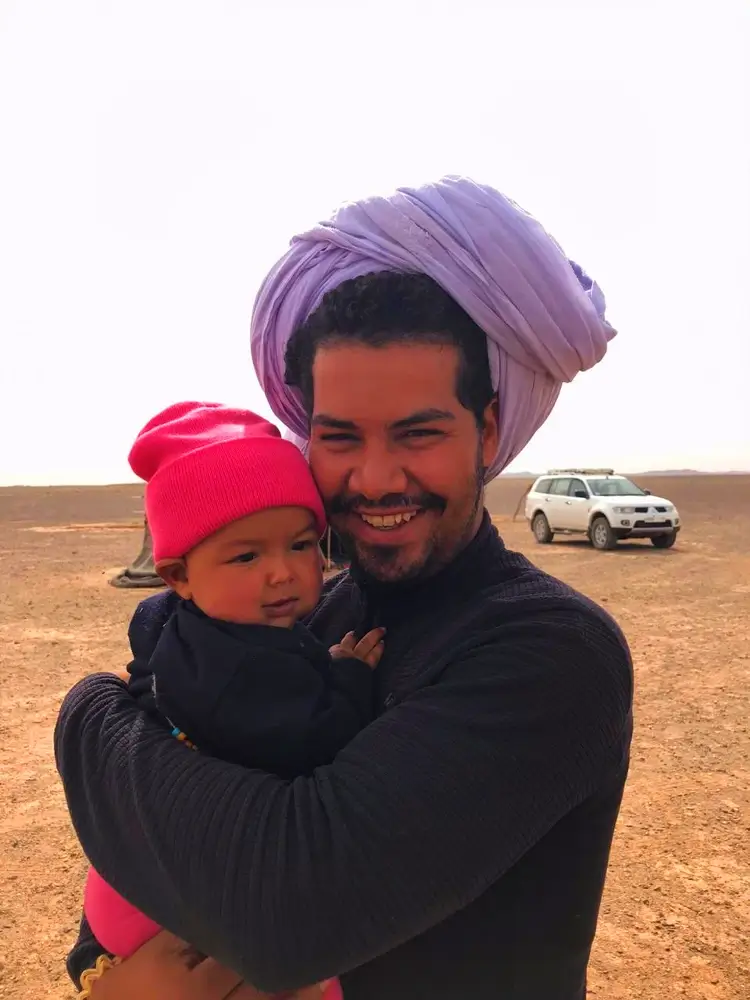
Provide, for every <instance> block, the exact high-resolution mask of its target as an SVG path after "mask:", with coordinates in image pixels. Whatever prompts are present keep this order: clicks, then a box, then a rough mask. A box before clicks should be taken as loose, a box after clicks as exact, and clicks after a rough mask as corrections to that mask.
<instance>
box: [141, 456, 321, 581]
mask: <svg viewBox="0 0 750 1000" xmlns="http://www.w3.org/2000/svg"><path fill="white" fill-rule="evenodd" d="M145 506H146V516H147V518H148V522H149V527H150V529H151V533H152V536H153V545H154V561H155V562H157V563H158V562H160V561H162V560H164V559H180V558H182V557H183V556H185V555H186V554H187V553H188V552H190V550H191V549H193V548H195V546H196V545H198V544H199V543H200V542H202V541H203V540H204V539H206V538H208V537H209V536H210V535H212V534H214V533H215V532H216V531H219V530H220V529H221V528H224V527H226V526H227V525H228V524H231V523H232V521H237V520H239V519H240V518H242V517H248V516H249V515H250V514H257V513H259V512H260V511H263V510H268V509H270V508H273V507H302V508H304V509H306V510H309V511H310V512H311V514H312V515H313V517H314V519H315V526H316V530H317V532H318V535H319V536H322V535H323V534H324V533H325V530H326V517H325V511H324V509H323V502H322V500H321V498H320V494H319V493H318V490H317V488H316V486H315V481H314V480H313V477H312V473H311V472H310V467H309V466H308V464H307V462H306V460H305V458H304V457H303V455H302V453H301V452H300V451H299V449H298V448H297V447H296V445H294V444H292V442H291V441H285V440H283V439H282V438H270V437H269V438H265V439H259V438H257V437H240V438H237V439H235V440H230V441H227V440H223V441H218V442H216V443H215V444H210V445H207V446H205V447H203V448H199V449H197V450H195V451H191V452H188V453H187V454H186V455H184V456H183V457H181V458H178V459H176V460H175V461H173V462H170V463H169V464H168V465H165V466H163V467H162V468H161V469H159V471H158V472H157V473H155V474H154V476H153V477H152V478H151V480H150V481H149V482H148V484H147V486H146V494H145Z"/></svg>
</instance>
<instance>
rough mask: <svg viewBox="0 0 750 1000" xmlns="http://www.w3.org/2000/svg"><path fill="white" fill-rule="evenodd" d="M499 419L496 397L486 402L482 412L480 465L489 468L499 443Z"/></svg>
mask: <svg viewBox="0 0 750 1000" xmlns="http://www.w3.org/2000/svg"><path fill="white" fill-rule="evenodd" d="M499 425H500V421H499V418H498V404H497V397H495V398H494V399H493V400H492V402H491V403H488V404H487V406H485V408H484V413H483V414H482V432H481V433H482V465H483V466H484V468H485V469H487V468H489V467H490V465H492V463H493V461H494V460H495V455H496V454H497V449H498V445H499V444H500V430H499Z"/></svg>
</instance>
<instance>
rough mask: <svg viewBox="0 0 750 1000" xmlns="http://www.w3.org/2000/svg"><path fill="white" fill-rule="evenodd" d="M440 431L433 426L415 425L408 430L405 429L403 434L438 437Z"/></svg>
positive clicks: (407, 436)
mask: <svg viewBox="0 0 750 1000" xmlns="http://www.w3.org/2000/svg"><path fill="white" fill-rule="evenodd" d="M440 433H441V432H440V431H438V430H435V428H434V427H415V428H413V429H412V430H410V431H406V433H405V434H404V437H405V438H426V437H438V436H439V435H440Z"/></svg>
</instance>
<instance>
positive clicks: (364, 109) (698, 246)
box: [0, 0, 750, 485]
mask: <svg viewBox="0 0 750 1000" xmlns="http://www.w3.org/2000/svg"><path fill="white" fill-rule="evenodd" d="M693 7H694V9H692V8H693ZM749 63H750V4H748V3H747V2H746V0H736V2H735V0H714V2H713V3H711V4H709V3H707V2H702V3H700V2H696V3H695V4H694V5H692V6H691V5H688V4H686V3H684V2H683V0H675V2H658V0H655V2H646V0H642V2H625V0H623V2H614V0H613V2H608V0H596V2H594V0H592V2H590V3H588V4H586V3H576V2H571V3H564V2H557V3H553V2H551V0H549V2H548V3H547V4H542V3H538V2H534V0H524V2H523V3H520V2H519V3H518V4H513V5H511V4H508V3H502V2H500V0H496V2H495V3H492V2H491V0H487V2H486V3H484V4H483V3H474V2H470V0H461V2H460V3H451V4H447V3H445V2H441V0H432V2H425V3H420V2H417V0H412V2H410V0H400V2H397V3H392V2H390V0H381V2H378V3H365V2H362V3H360V2H355V0H347V2H341V3H338V4H335V3H331V2H312V0H307V2H301V0H300V2H297V3H291V2H284V0H271V2H263V0H256V2H251V0H224V2H218V0H203V2H186V0H172V2H167V0H145V2H144V0H121V2H107V0H90V2H81V0H65V2H60V0H18V2H10V0H0V343H1V344H2V353H0V421H1V424H0V427H1V430H0V484H6V485H7V484H19V483H26V484H52V483H81V484H83V483H108V482H125V481H129V480H132V479H133V478H134V477H133V476H132V473H131V472H130V470H129V468H128V466H127V462H126V456H127V452H128V450H129V447H130V445H131V443H132V440H133V437H134V435H135V434H136V433H137V431H138V430H139V428H140V427H141V426H142V424H143V423H144V422H145V421H146V420H148V419H149V418H150V417H151V416H153V415H154V413H156V412H157V411H158V410H159V409H161V408H162V407H164V406H166V405H168V404H170V403H172V402H175V401H176V400H179V399H190V398H197V399H209V400H216V401H221V402H229V403H233V404H236V405H243V406H247V407H250V408H252V409H256V410H261V411H263V412H266V413H267V412H268V410H267V408H266V406H265V401H264V399H263V397H262V394H261V392H260V389H259V387H258V385H257V382H256V380H255V376H254V373H253V370H252V365H251V362H250V357H249V337H248V325H249V317H250V311H251V306H252V302H253V299H254V296H255V292H256V290H257V288H258V285H259V283H260V281H261V280H262V278H263V276H264V274H265V272H266V271H267V269H268V268H269V267H270V266H271V265H272V264H273V263H274V262H275V260H276V258H277V257H278V256H279V255H280V254H281V253H282V252H283V251H284V249H285V247H286V244H287V242H288V240H289V238H290V237H291V236H292V235H293V234H294V233H296V232H298V231H299V230H301V229H304V228H305V227H307V226H308V225H309V224H311V223H313V222H315V221H318V220H320V219H323V218H325V217H327V216H328V215H329V214H330V212H331V211H332V210H333V209H334V208H335V207H336V206H337V205H338V204H339V203H340V202H341V201H343V200H347V199H353V198H357V197H362V196H366V195H369V194H373V193H378V192H381V191H387V190H389V189H391V188H393V187H395V186H397V185H400V184H408V183H415V182H417V183H418V182H420V181H424V180H429V179H433V178H435V177H437V176H440V175H442V174H445V173H461V174H467V175H469V176H471V177H473V178H474V179H476V180H478V181H480V182H483V183H489V184H492V185H493V186H495V187H497V188H499V189H500V190H502V191H504V192H505V193H506V194H508V195H509V196H511V197H512V198H514V199H515V200H516V201H518V202H519V203H520V204H521V205H522V206H523V207H524V208H526V209H527V210H528V211H530V212H532V213H533V214H534V215H536V216H537V218H539V219H540V221H541V222H542V223H543V224H544V226H545V227H546V228H547V229H548V230H549V231H550V232H551V233H552V234H553V235H554V236H555V237H556V239H557V240H558V241H559V242H560V243H561V244H562V246H563V247H564V249H565V250H566V252H567V253H568V255H569V256H571V257H573V258H574V259H576V260H577V261H578V262H579V263H580V264H581V265H582V266H583V267H584V268H585V269H586V270H587V271H588V272H589V273H590V274H591V275H592V276H593V277H595V278H596V280H597V281H598V282H599V284H600V285H601V287H602V288H603V290H604V292H605V294H606V296H607V300H608V316H609V318H610V321H611V322H612V323H613V324H614V325H615V326H616V327H617V328H618V330H619V331H620V332H619V336H618V337H617V338H616V340H615V341H614V342H613V343H612V345H611V348H610V351H609V353H608V356H607V358H606V359H605V361H604V362H602V364H601V365H599V366H598V367H597V368H595V369H594V370H593V371H591V372H588V373H585V374H583V375H581V376H580V377H579V378H578V379H576V381H575V382H574V383H573V384H572V385H571V386H569V387H567V388H566V389H564V391H563V395H562V397H561V400H560V402H559V404H558V406H557V408H556V410H555V411H554V412H553V414H552V416H551V417H550V419H549V421H548V423H547V424H546V426H545V427H544V428H543V429H542V430H541V431H540V432H539V434H538V435H537V437H536V438H535V439H534V441H532V443H531V444H530V445H529V446H528V448H527V449H526V451H525V452H524V453H523V454H522V455H521V456H520V458H519V459H518V460H517V461H516V462H515V463H514V466H513V467H512V468H515V469H517V470H518V469H532V470H542V469H544V468H547V467H549V466H551V465H566V464H568V463H579V462H589V463H593V464H596V465H601V464H605V465H614V466H615V467H617V468H619V469H621V470H633V471H640V470H644V469H650V468H668V467H669V468H674V467H694V468H700V469H706V470H712V469H713V470H723V469H731V468H744V469H750V384H749V379H750V70H749V69H748V65H749Z"/></svg>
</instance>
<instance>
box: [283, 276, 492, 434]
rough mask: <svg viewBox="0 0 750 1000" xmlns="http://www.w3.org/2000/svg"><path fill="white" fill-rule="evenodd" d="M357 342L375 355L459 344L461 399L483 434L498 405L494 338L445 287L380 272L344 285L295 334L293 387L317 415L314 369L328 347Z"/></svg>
mask: <svg viewBox="0 0 750 1000" xmlns="http://www.w3.org/2000/svg"><path fill="white" fill-rule="evenodd" d="M337 341H349V342H351V341H356V342H359V343H362V344H367V345H368V346H369V347H384V346H386V345H387V344H392V343H396V342H402V343H403V342H407V343H428V344H453V345H455V347H457V348H458V352H459V357H460V361H459V366H458V377H457V380H456V396H457V398H458V400H459V402H460V403H461V405H462V406H463V407H464V408H465V409H467V410H470V411H471V412H472V413H473V414H474V418H475V419H476V422H477V426H478V427H480V428H481V427H482V425H483V422H484V421H483V417H484V411H485V409H486V408H487V405H488V404H489V403H490V402H491V401H492V397H493V391H492V380H491V378H490V366H489V361H488V359H487V338H486V337H485V335H484V333H483V332H482V331H481V330H480V328H479V327H478V326H477V324H476V323H475V322H474V320H473V319H471V317H470V316H468V315H467V313H466V312H464V310H463V309H462V308H461V306H459V305H458V303H457V302H455V301H454V300H453V299H452V298H451V297H450V295H448V293H447V292H445V291H443V289H442V288H441V287H440V285H438V284H437V282H435V281H433V280H432V278H428V277H427V275H425V274H399V273H394V272H392V271H378V272H375V273H373V274H365V275H363V276H362V277H360V278H352V279H351V280H349V281H344V282H343V283H342V284H341V285H339V286H338V287H337V288H334V289H333V290H332V291H330V292H328V293H327V294H326V295H325V296H324V297H323V299H322V301H321V303H320V305H319V306H318V308H317V309H316V310H315V311H314V312H313V313H312V314H311V315H310V316H309V317H308V319H307V320H306V321H305V322H304V323H303V324H302V325H301V326H299V327H297V329H296V330H295V331H294V333H293V334H292V336H291V337H290V338H289V343H288V344H287V348H286V354H285V363H286V376H285V377H286V382H287V384H288V385H291V386H295V387H296V388H298V389H299V390H300V391H301V393H302V398H303V400H304V402H305V406H306V408H307V412H308V413H311V412H312V404H313V384H312V367H313V361H314V359H315V352H316V351H317V349H318V347H319V346H320V345H321V344H331V343H336V342H337Z"/></svg>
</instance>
